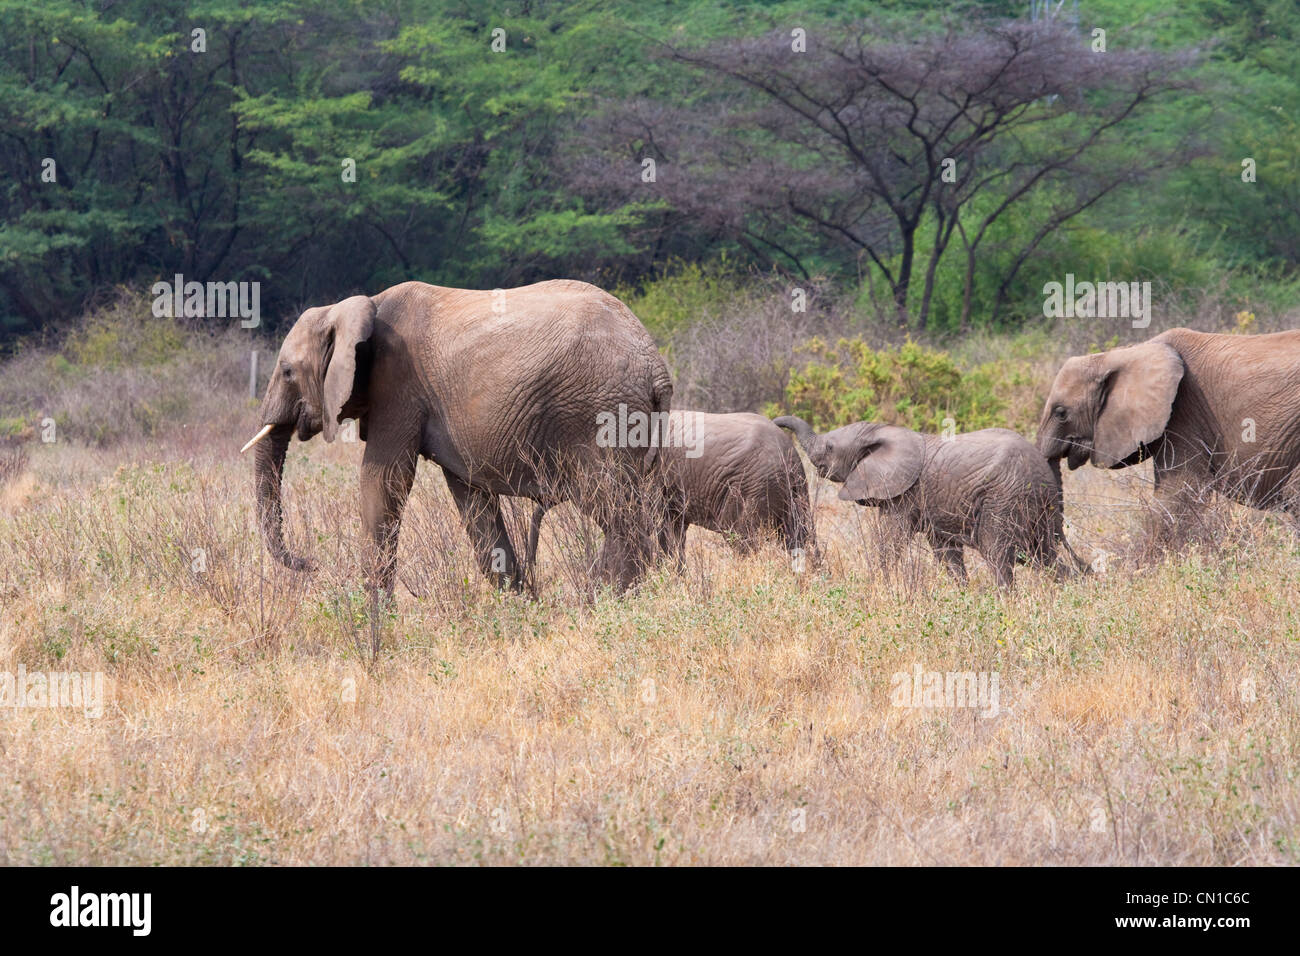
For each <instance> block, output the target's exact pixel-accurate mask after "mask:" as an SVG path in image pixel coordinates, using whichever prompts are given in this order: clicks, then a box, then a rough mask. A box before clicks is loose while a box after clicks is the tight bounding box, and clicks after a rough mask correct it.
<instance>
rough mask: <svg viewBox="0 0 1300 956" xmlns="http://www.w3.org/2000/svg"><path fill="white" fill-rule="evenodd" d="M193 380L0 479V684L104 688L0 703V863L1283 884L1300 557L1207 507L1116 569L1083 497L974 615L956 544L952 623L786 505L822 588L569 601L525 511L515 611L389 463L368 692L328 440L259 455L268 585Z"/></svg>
mask: <svg viewBox="0 0 1300 956" xmlns="http://www.w3.org/2000/svg"><path fill="white" fill-rule="evenodd" d="M1043 367H1044V368H1047V369H1049V370H1050V368H1051V363H1050V362H1046V363H1044V365H1043ZM105 374H107V373H105ZM212 381H213V382H214V383H215V384H212V385H211V387H210V390H209V391H210V394H211V400H210V401H209V402H208V403H207V404H205V405H202V406H201V407H198V406H195V407H190V408H188V409H187V410H186V413H185V415H186V420H185V422H184V424H183V426H182V425H176V426H175V427H165V428H157V429H154V430H153V431H151V432H148V433H147V434H146V433H144V432H141V434H139V435H137V436H136V437H128V438H124V439H123V440H121V441H118V442H116V443H114V444H111V445H108V446H105V447H96V446H95V445H94V444H92V443H82V442H76V441H70V440H59V441H56V442H54V443H51V444H42V443H41V442H39V441H30V442H27V443H25V444H23V445H21V446H18V447H20V448H21V452H12V451H11V452H10V453H9V458H8V464H7V465H6V466H5V468H4V469H3V479H0V480H3V488H2V490H0V602H2V603H3V614H2V615H0V670H4V669H8V670H9V671H16V670H17V668H19V667H20V666H21V667H22V668H24V669H25V671H26V672H27V673H28V674H32V673H50V672H69V671H76V672H102V673H103V675H104V691H105V701H104V706H103V714H102V716H100V717H97V718H96V717H88V716H86V715H85V713H84V712H83V710H82V709H76V708H68V707H62V708H38V707H27V708H13V707H5V708H0V754H3V760H0V862H3V863H7V864H16V863H23V864H25V863H38V864H110V863H115V864H193V863H211V864H324V863H331V864H388V863H399V864H400V863H435V864H446V863H496V864H514V863H537V864H542V863H590V864H634V865H650V864H691V863H702V864H933V863H939V864H1044V863H1062V864H1109V863H1125V864H1163V865H1182V864H1242V863H1244V864H1294V863H1296V862H1297V858H1298V857H1300V787H1298V786H1297V774H1300V726H1298V725H1297V706H1296V704H1297V687H1300V657H1298V654H1297V651H1298V649H1300V617H1298V614H1297V607H1300V538H1297V536H1296V535H1295V533H1294V531H1293V530H1292V528H1291V527H1290V526H1288V525H1287V524H1285V523H1284V522H1283V521H1281V520H1280V519H1278V518H1277V517H1275V516H1269V515H1263V514H1259V513H1255V512H1248V511H1245V510H1241V509H1237V508H1233V507H1229V506H1222V505H1216V506H1215V507H1214V508H1213V509H1212V513H1211V514H1210V515H1209V516H1208V519H1207V522H1206V528H1205V529H1203V533H1202V534H1201V535H1200V536H1199V539H1198V541H1197V542H1196V543H1193V544H1190V545H1188V546H1187V547H1185V548H1183V549H1181V550H1179V551H1176V552H1166V553H1159V554H1153V553H1151V552H1150V549H1149V548H1147V547H1146V546H1145V544H1144V536H1143V531H1142V521H1143V518H1142V515H1143V507H1142V502H1143V500H1144V498H1145V497H1146V496H1147V493H1148V485H1147V480H1149V477H1148V476H1147V473H1146V472H1145V470H1144V469H1133V470H1130V471H1127V472H1116V473H1104V472H1100V471H1097V470H1095V469H1091V468H1085V469H1081V470H1080V471H1078V472H1075V473H1069V474H1067V476H1066V481H1067V485H1066V502H1067V515H1068V518H1069V520H1070V530H1069V534H1070V536H1071V539H1072V540H1073V541H1074V542H1075V545H1076V548H1078V549H1079V550H1080V551H1081V552H1082V553H1083V555H1084V556H1085V557H1086V558H1088V559H1097V560H1096V566H1097V568H1098V571H1097V572H1096V573H1094V574H1090V575H1087V576H1084V577H1080V578H1075V579H1073V580H1071V581H1069V582H1068V583H1066V584H1065V585H1063V586H1057V585H1056V584H1055V583H1054V582H1052V581H1051V580H1049V579H1048V577H1047V576H1045V575H1042V574H1039V573H1037V572H1034V571H1031V570H1021V571H1019V572H1018V574H1017V586H1016V588H1015V590H1014V592H1013V593H1011V594H1002V593H999V592H998V591H996V590H995V589H994V588H993V586H992V579H991V575H990V574H989V572H988V569H987V568H986V567H985V566H984V565H983V563H982V561H981V560H980V559H979V558H978V557H977V556H975V555H974V554H973V553H970V552H968V558H967V560H968V565H969V567H970V568H971V570H972V585H971V587H970V588H969V590H966V591H964V592H963V591H959V590H958V589H957V588H956V587H955V586H954V585H953V584H952V582H951V581H950V580H949V579H948V578H947V577H945V576H944V575H943V573H942V572H941V571H940V569H939V568H938V567H937V565H936V563H935V562H934V561H933V560H932V559H931V557H930V556H929V554H928V553H927V552H926V551H925V550H924V549H923V548H922V547H921V546H920V543H919V542H918V543H917V544H915V545H914V546H913V551H912V552H911V553H910V554H909V556H908V558H907V560H906V562H905V564H904V566H903V567H901V568H899V569H898V570H897V571H896V572H895V573H893V574H891V575H889V576H885V575H882V574H881V573H880V571H879V570H878V569H877V566H876V563H875V559H874V553H875V552H874V548H875V545H874V530H873V526H872V515H871V512H870V511H868V510H866V509H859V508H857V507H855V506H853V505H851V504H845V503H842V502H839V501H838V500H837V499H836V498H835V495H834V493H833V489H832V488H831V486H829V485H825V484H824V483H821V482H816V481H815V482H814V485H813V487H814V490H815V491H814V493H815V495H816V497H817V516H818V528H819V534H820V536H821V539H822V542H823V545H824V546H825V549H826V552H827V555H826V561H825V563H824V565H823V566H821V567H819V568H811V567H810V568H808V569H806V570H805V571H803V572H802V573H796V572H795V571H794V570H792V568H791V567H790V563H789V560H788V558H787V557H786V555H785V554H784V553H783V552H781V551H780V550H779V549H776V548H771V549H769V550H767V551H765V552H762V553H759V554H757V555H755V556H752V557H749V558H743V559H742V558H739V557H736V556H735V555H733V554H732V552H731V551H730V550H729V549H728V548H727V547H726V546H725V544H724V543H723V542H722V540H721V539H720V538H718V537H717V536H715V535H713V534H711V533H708V532H701V531H699V530H698V529H696V530H694V531H692V533H691V540H690V546H689V550H688V559H687V568H686V572H685V573H684V574H681V575H679V574H677V573H675V572H673V571H672V570H671V569H669V568H664V569H662V570H659V571H657V572H655V573H654V574H653V575H652V576H651V577H650V578H649V579H648V580H647V581H646V582H645V583H644V584H643V585H642V586H641V587H640V588H638V589H637V590H636V591H635V592H634V593H632V594H629V595H627V596H625V597H623V598H614V597H612V596H609V595H601V596H599V597H597V598H596V599H595V600H594V601H590V602H584V601H582V600H579V599H578V596H577V582H575V581H574V580H573V579H572V576H571V575H569V574H567V573H566V571H565V568H566V566H567V564H566V560H565V557H564V555H565V552H566V549H567V548H569V547H571V546H572V543H573V542H572V541H571V540H570V539H569V538H566V528H569V527H572V526H573V522H568V523H566V522H565V521H564V520H562V518H561V519H559V520H556V521H555V522H553V523H551V524H548V530H547V532H546V534H545V535H544V537H543V547H542V553H541V570H540V574H541V579H540V584H539V588H540V597H539V599H538V600H535V601H534V600H529V599H527V598H525V597H521V596H518V595H512V594H505V593H498V592H496V591H493V590H491V589H490V588H489V587H488V586H487V584H486V583H485V582H484V581H483V580H482V579H481V578H480V576H479V575H478V574H477V572H475V571H473V570H472V560H471V558H470V555H469V553H468V547H467V544H466V542H465V541H464V535H463V534H462V532H461V531H460V529H459V527H458V526H457V524H456V519H455V517H454V510H453V508H452V505H451V500H450V496H449V495H448V493H447V491H446V489H445V487H443V485H442V482H441V479H440V477H438V475H437V471H436V469H434V468H431V467H429V466H427V465H422V466H421V472H420V477H419V479H418V482H417V487H416V489H415V492H414V493H413V495H412V504H411V507H410V510H409V511H408V516H407V520H406V523H405V525H404V532H403V540H402V548H401V559H400V560H401V565H400V567H401V569H402V575H403V581H404V585H405V586H404V587H399V589H398V593H397V598H396V605H395V607H394V608H393V609H392V610H391V613H390V614H389V615H388V617H387V619H386V621H385V629H384V644H383V651H382V653H381V654H380V656H379V658H378V659H377V660H376V661H374V662H373V664H371V663H370V662H368V661H366V660H365V659H364V658H363V657H361V656H359V654H358V651H357V644H358V641H360V642H361V643H362V644H364V643H365V642H366V641H367V640H368V636H367V635H366V633H365V627H366V624H365V621H366V614H365V609H364V604H363V598H362V591H361V587H360V582H361V575H360V571H359V557H358V554H357V551H356V548H357V544H356V536H357V531H358V520H357V517H356V508H355V483H356V462H357V460H358V458H359V447H358V446H356V445H352V446H348V445H343V444H340V443H336V444H334V445H330V446H326V445H324V444H323V443H322V442H320V441H313V442H311V443H309V444H306V445H299V444H297V443H295V444H294V445H293V446H292V447H291V450H290V456H289V461H288V464H287V466H286V487H287V498H286V509H287V514H288V518H289V520H290V522H291V524H292V526H293V527H292V532H293V534H294V535H295V536H296V538H297V544H298V545H299V547H300V548H301V549H302V550H304V551H306V552H307V553H309V554H311V555H312V556H314V557H315V558H316V559H317V560H318V561H319V562H320V565H321V567H320V570H319V571H318V572H316V573H315V574H313V575H311V576H302V575H294V574H292V573H290V572H288V571H285V570H284V569H282V568H280V567H278V566H272V565H270V564H269V563H268V560H267V558H266V556H265V553H264V551H263V549H262V547H261V545H260V542H259V541H258V538H257V535H256V529H255V527H254V509H253V494H252V476H251V473H250V472H251V465H250V463H249V462H248V461H246V460H243V459H240V458H239V457H238V456H237V455H236V450H237V448H238V446H239V444H240V443H242V441H243V440H244V439H245V438H247V436H248V435H250V434H251V433H252V432H253V431H254V430H255V426H256V422H257V417H256V416H257V413H256V408H255V407H254V406H252V405H251V404H250V403H248V402H247V401H246V400H241V399H239V398H237V397H236V396H237V395H238V390H239V387H240V386H239V375H238V372H237V370H236V373H234V374H233V375H231V376H230V380H229V381H224V382H223V381H222V380H219V379H213V380H212ZM223 388H224V389H226V391H224V392H223V391H222V389H223ZM1044 389H1045V383H1044ZM521 514H522V512H521ZM411 591H415V592H418V593H420V594H423V595H424V597H423V598H422V599H418V600H417V599H416V598H414V597H413V596H412V594H411V593H410V592H411ZM918 670H919V671H921V672H923V673H925V674H929V673H931V672H939V673H941V674H947V673H949V672H953V673H961V674H974V675H982V679H984V680H985V681H986V684H987V682H988V681H989V680H990V679H991V678H993V677H996V681H997V684H996V687H997V699H996V705H997V706H996V711H997V713H996V714H995V715H993V714H991V713H990V712H991V711H992V710H993V709H994V708H992V707H990V706H988V704H989V701H987V700H985V701H983V703H982V705H981V706H979V707H971V706H966V707H948V706H921V707H911V706H898V705H897V694H896V693H895V691H896V689H897V687H898V685H899V682H898V680H896V679H895V676H894V675H897V674H906V675H908V679H909V680H911V679H912V678H913V675H915V674H916V672H917V671H918Z"/></svg>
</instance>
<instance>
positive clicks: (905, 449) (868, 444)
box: [840, 425, 925, 501]
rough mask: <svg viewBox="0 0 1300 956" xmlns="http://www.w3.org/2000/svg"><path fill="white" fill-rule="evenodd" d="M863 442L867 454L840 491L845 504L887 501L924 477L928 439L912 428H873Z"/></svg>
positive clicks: (884, 426) (874, 426)
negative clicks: (923, 468) (922, 469)
mask: <svg viewBox="0 0 1300 956" xmlns="http://www.w3.org/2000/svg"><path fill="white" fill-rule="evenodd" d="M861 441H862V448H863V451H864V453H865V454H864V456H863V458H862V460H861V461H860V462H858V464H857V467H855V468H854V469H853V471H851V472H850V473H849V477H848V479H847V480H846V481H845V482H844V487H843V488H841V489H840V497H841V498H842V499H844V500H845V501H864V500H865V501H888V500H889V499H890V498H897V497H898V496H899V495H901V494H902V493H903V492H905V491H907V489H909V488H911V487H912V486H913V485H914V484H916V479H918V478H920V477H921V466H922V465H923V464H924V463H925V439H924V438H922V437H921V436H920V435H918V434H917V433H916V432H914V431H912V430H911V429H910V428H898V427H896V426H894V425H871V426H869V427H867V428H866V429H864V430H863V435H862V439H861Z"/></svg>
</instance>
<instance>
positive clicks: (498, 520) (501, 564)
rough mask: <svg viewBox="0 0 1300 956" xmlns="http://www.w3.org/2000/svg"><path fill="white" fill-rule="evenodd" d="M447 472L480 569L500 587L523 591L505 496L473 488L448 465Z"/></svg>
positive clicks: (448, 483) (448, 485)
mask: <svg viewBox="0 0 1300 956" xmlns="http://www.w3.org/2000/svg"><path fill="white" fill-rule="evenodd" d="M443 474H444V475H446V477H447V487H448V488H449V489H451V496H452V498H453V499H455V501H456V510H457V511H459V512H460V520H461V523H462V524H464V526H465V531H466V532H467V533H468V534H469V539H470V543H471V544H472V545H473V546H474V556H475V557H476V558H477V559H478V566H479V570H480V571H482V572H483V573H484V574H485V575H487V576H488V578H489V579H490V580H491V581H493V582H494V583H495V584H496V585H497V587H506V586H509V587H510V589H511V590H514V591H520V590H522V589H523V576H522V575H521V574H520V570H519V561H518V559H517V558H516V556H515V549H514V547H513V546H512V545H511V544H510V535H509V534H508V533H507V532H506V523H505V519H504V518H503V517H502V515H501V499H500V498H499V497H497V496H496V495H494V494H491V493H490V492H486V491H481V490H479V489H478V488H475V487H473V486H472V485H470V484H469V483H468V482H466V481H463V480H461V479H460V478H458V477H457V476H456V475H453V474H452V473H451V472H450V471H447V470H446V469H445V468H444V469H443ZM538 520H539V522H540V519H538Z"/></svg>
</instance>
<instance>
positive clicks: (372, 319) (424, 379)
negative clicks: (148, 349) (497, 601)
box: [244, 280, 672, 592]
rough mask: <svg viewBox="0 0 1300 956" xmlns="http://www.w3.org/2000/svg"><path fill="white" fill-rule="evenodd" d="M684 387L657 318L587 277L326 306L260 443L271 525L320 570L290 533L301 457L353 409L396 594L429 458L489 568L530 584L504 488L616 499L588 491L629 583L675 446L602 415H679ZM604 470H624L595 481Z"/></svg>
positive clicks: (290, 354)
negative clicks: (605, 436) (402, 542)
mask: <svg viewBox="0 0 1300 956" xmlns="http://www.w3.org/2000/svg"><path fill="white" fill-rule="evenodd" d="M671 399H672V382H671V379H670V378H669V375H668V369H667V367H666V366H665V365H664V361H663V359H662V358H661V357H660V355H659V352H658V350H657V349H656V348H655V345H654V342H653V341H652V340H651V338H650V335H649V334H648V333H647V332H646V330H645V327H644V326H642V325H641V323H640V322H639V321H638V320H637V318H636V316H634V315H633V314H632V312H631V311H630V310H629V309H628V308H627V306H625V305H624V304H623V303H622V302H620V301H619V300H618V299H616V298H614V297H613V296H612V295H609V294H608V293H606V292H603V291H601V290H600V289H598V288H596V287H595V286H592V285H588V284H587V283H585V282H574V281H566V280H558V281H551V282H539V283H536V284H535V285H530V286H524V287H522V288H518V289H498V290H496V291H492V292H487V291H484V292H477V291H469V290H465V289H448V288H443V287H441V286H434V285H428V284H426V283H423V282H404V283H402V284H401V285H396V286H393V287H392V288H390V289H386V290H385V291H383V292H381V293H379V294H378V295H375V296H353V297H352V298H350V299H344V300H343V301H342V302H339V303H336V304H334V305H330V306H321V307H318V308H312V309H308V310H307V311H306V312H304V313H303V314H302V315H301V316H300V317H299V319H298V321H297V322H296V323H295V324H294V326H293V328H292V329H290V331H289V334H288V335H287V336H286V337H285V340H284V344H283V345H282V346H281V347H280V354H279V358H278V360H277V361H276V365H275V369H274V370H273V371H272V373H271V380H270V383H269V384H268V386H267V390H266V397H265V398H264V399H263V401H262V413H261V414H262V423H263V425H262V429H261V431H259V432H258V433H257V435H256V436H255V437H254V438H253V440H252V441H250V442H249V443H248V444H247V445H245V446H244V449H245V450H247V448H248V447H249V446H251V445H256V448H257V452H256V454H257V457H256V462H255V474H256V485H257V506H258V515H259V521H260V525H261V529H262V534H263V537H264V539H265V541H266V545H267V548H268V549H269V550H270V552H271V554H272V555H274V556H275V557H276V558H277V559H278V560H279V561H281V562H282V563H284V564H285V565H287V566H288V567H290V568H294V569H305V568H308V567H310V562H308V561H307V560H306V559H304V558H302V557H299V556H297V555H294V554H292V553H290V552H289V550H288V548H287V547H286V546H285V542H284V535H283V529H282V510H281V495H280V482H281V477H282V474H283V470H284V459H285V452H286V450H287V448H288V444H289V439H290V436H291V435H293V434H294V433H295V431H296V433H297V435H298V438H299V439H300V440H302V441H306V440H308V439H310V438H312V437H313V436H314V435H316V433H317V432H323V433H324V436H325V440H326V441H334V439H335V437H336V436H337V434H338V431H339V425H340V423H341V422H342V421H344V420H345V419H349V418H352V419H356V420H357V423H358V434H359V437H360V438H361V439H362V440H363V441H364V442H365V445H366V447H365V452H364V454H363V457H362V462H361V489H360V503H361V520H362V525H363V527H364V531H365V533H366V535H367V536H368V537H369V539H370V543H371V545H372V546H373V551H372V559H373V564H372V566H371V568H370V569H369V571H370V575H371V583H372V585H374V586H376V587H381V588H383V589H384V590H386V591H388V592H391V591H392V589H393V578H394V574H395V570H396V550H397V535H398V528H399V524H400V521H401V516H402V510H403V508H404V506H405V504H406V498H407V495H408V493H409V492H410V489H411V483H412V481H413V480H414V477H415V467H416V462H417V460H418V459H419V458H420V457H421V456H423V457H424V458H427V459H430V460H432V461H434V462H436V463H437V464H438V465H439V466H441V468H442V471H443V474H444V475H445V476H446V479H447V487H448V488H449V489H451V494H452V497H453V498H454V499H455V502H456V507H457V508H458V510H459V511H460V514H461V518H462V521H463V522H464V524H465V527H466V530H467V531H468V533H469V535H470V538H471V540H472V542H473V545H474V549H475V553H476V556H477V560H478V563H479V566H480V568H481V569H482V570H483V572H484V573H485V574H489V575H495V576H497V578H498V582H499V583H502V584H504V583H507V582H508V583H510V584H511V585H513V586H515V587H518V586H519V585H520V582H521V574H520V569H519V564H518V561H517V560H516V556H515V552H514V549H513V548H512V547H511V543H510V538H509V535H508V534H507V533H506V529H505V524H504V522H503V520H502V515H501V507H500V502H499V496H500V495H518V496H523V497H531V498H535V499H538V500H540V499H541V498H542V497H543V493H544V494H545V496H546V498H547V499H548V500H554V499H556V498H557V497H564V496H566V495H568V496H571V497H574V498H575V499H592V498H593V497H594V496H596V495H601V496H603V497H604V498H608V499H609V500H608V501H605V500H601V501H595V500H582V502H581V503H582V504H583V506H584V507H586V508H588V509H589V510H590V511H591V512H592V513H593V514H595V515H597V516H599V517H598V519H597V520H599V521H601V523H602V529H603V530H604V531H605V545H604V549H603V551H602V555H601V564H600V571H601V575H602V577H603V578H604V579H605V580H607V581H609V582H610V583H612V584H614V585H616V586H618V587H625V586H627V585H628V584H630V583H632V582H633V581H634V580H635V579H636V577H637V576H638V575H639V574H640V572H641V570H642V569H643V567H644V565H645V563H646V560H647V559H648V557H649V550H650V547H651V545H649V544H648V543H647V542H646V541H645V537H646V536H645V534H644V533H643V532H641V531H639V528H638V524H637V522H636V521H634V520H632V519H631V517H630V516H628V514H627V513H628V511H629V502H630V501H633V500H635V498H634V495H633V494H632V490H631V489H632V486H633V485H634V484H635V482H636V480H637V478H638V477H639V476H640V475H641V474H643V473H644V472H646V470H647V469H649V468H651V467H652V466H653V464H654V462H655V458H656V455H657V452H658V448H657V447H654V446H653V445H649V443H641V447H601V444H602V443H598V441H597V438H598V418H599V417H600V416H602V415H613V414H618V413H620V406H625V407H626V412H625V414H627V415H631V414H633V413H637V412H639V413H642V414H645V415H651V414H653V413H657V412H662V413H666V412H667V410H668V407H669V404H670V402H671ZM603 444H609V443H608V442H605V443H603ZM624 444H631V443H630V442H625V443H624ZM647 446H648V447H647ZM589 466H591V467H594V466H599V467H600V468H601V469H602V474H605V475H607V476H613V478H612V480H606V481H603V482H600V483H593V482H590V481H585V482H584V481H581V480H579V478H580V474H581V473H582V471H583V469H585V468H587V467H589Z"/></svg>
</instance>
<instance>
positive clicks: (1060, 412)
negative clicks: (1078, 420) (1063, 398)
mask: <svg viewBox="0 0 1300 956" xmlns="http://www.w3.org/2000/svg"><path fill="white" fill-rule="evenodd" d="M1052 414H1053V415H1055V416H1056V420H1057V421H1058V422H1063V421H1065V409H1064V408H1062V407H1061V406H1060V405H1057V406H1056V408H1055V409H1054V410H1053V411H1052Z"/></svg>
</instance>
